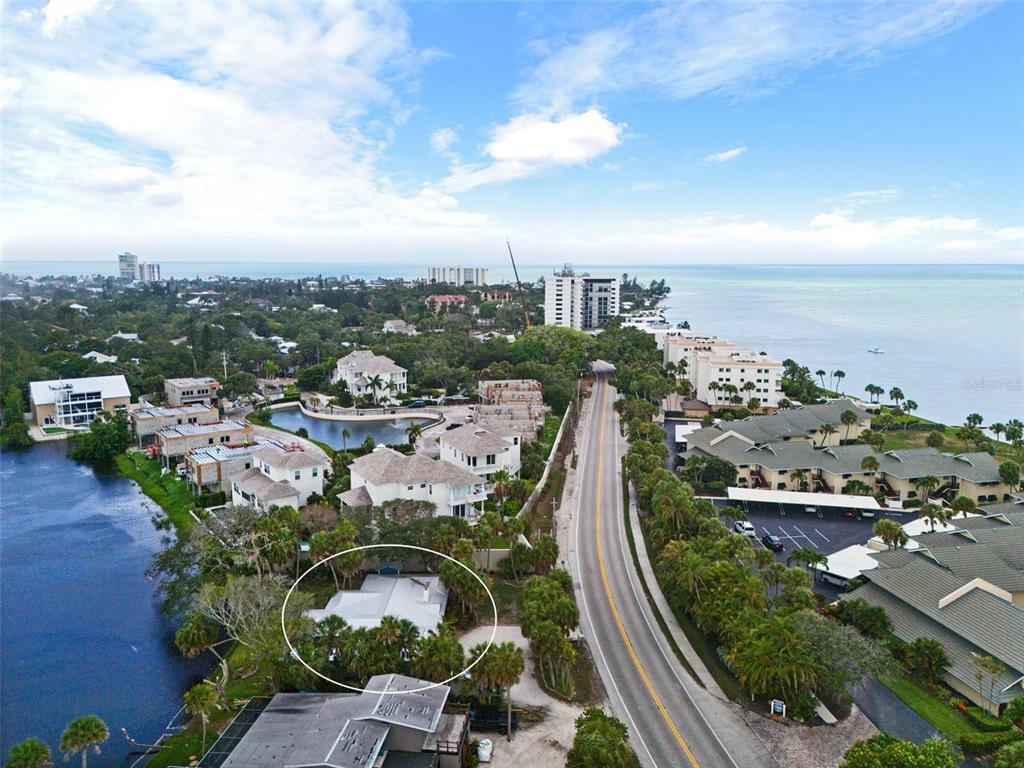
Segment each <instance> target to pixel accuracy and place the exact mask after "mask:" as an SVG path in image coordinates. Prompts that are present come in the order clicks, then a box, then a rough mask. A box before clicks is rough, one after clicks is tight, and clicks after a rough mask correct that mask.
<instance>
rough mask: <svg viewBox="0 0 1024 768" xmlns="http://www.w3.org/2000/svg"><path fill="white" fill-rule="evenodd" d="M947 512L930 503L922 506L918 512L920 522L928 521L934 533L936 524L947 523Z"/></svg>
mask: <svg viewBox="0 0 1024 768" xmlns="http://www.w3.org/2000/svg"><path fill="white" fill-rule="evenodd" d="M946 515H947V511H946V510H945V509H943V508H942V507H940V506H939V505H938V504H932V503H931V502H930V501H928V502H925V503H924V504H922V505H921V506H920V507H919V508H918V510H917V519H918V520H927V521H928V523H929V524H930V525H931V529H932V531H934V530H935V524H936V523H945V522H946Z"/></svg>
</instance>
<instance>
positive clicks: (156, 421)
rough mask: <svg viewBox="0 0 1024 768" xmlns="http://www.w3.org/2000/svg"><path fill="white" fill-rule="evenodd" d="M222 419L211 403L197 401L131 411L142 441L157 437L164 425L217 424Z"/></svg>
mask: <svg viewBox="0 0 1024 768" xmlns="http://www.w3.org/2000/svg"><path fill="white" fill-rule="evenodd" d="M218 421H220V413H219V412H218V410H217V409H216V408H215V407H213V406H211V405H203V404H202V403H195V404H193V405H176V406H166V405H154V406H150V407H149V408H137V409H136V410H134V411H132V412H131V422H132V429H133V430H134V432H135V435H136V437H137V438H138V439H139V442H140V443H145V442H146V441H147V439H148V438H155V437H156V434H157V432H159V431H160V430H161V429H163V428H164V427H171V426H176V425H178V424H216V423H217V422H218Z"/></svg>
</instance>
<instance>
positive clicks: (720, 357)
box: [663, 333, 784, 408]
mask: <svg viewBox="0 0 1024 768" xmlns="http://www.w3.org/2000/svg"><path fill="white" fill-rule="evenodd" d="M663 359H664V362H666V363H675V364H676V365H677V366H678V367H679V375H680V376H685V377H686V378H687V379H689V381H690V383H691V384H692V385H693V391H694V396H695V397H696V398H697V399H698V400H702V401H704V402H705V403H708V404H709V405H727V404H728V403H729V400H730V398H731V397H733V396H734V395H733V393H731V392H730V391H729V390H728V389H727V387H735V388H736V390H737V391H736V393H735V396H738V397H741V398H743V402H744V403H747V402H749V401H750V399H751V398H757V399H758V401H760V404H761V406H762V407H767V408H777V407H778V405H779V400H781V399H782V398H783V397H784V395H783V393H782V363H780V362H779V361H778V360H774V359H772V358H771V357H769V356H768V355H765V354H762V353H759V352H755V351H753V350H751V349H745V348H740V347H737V346H736V344H734V343H733V342H731V341H729V340H728V339H720V338H718V337H717V336H707V335H701V334H695V333H680V334H677V335H671V336H666V337H665V346H664V351H663ZM712 383H715V384H716V385H717V386H712Z"/></svg>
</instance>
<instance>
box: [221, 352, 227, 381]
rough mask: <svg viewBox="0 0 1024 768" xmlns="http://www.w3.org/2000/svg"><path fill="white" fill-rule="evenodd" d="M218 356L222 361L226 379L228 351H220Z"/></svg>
mask: <svg viewBox="0 0 1024 768" xmlns="http://www.w3.org/2000/svg"><path fill="white" fill-rule="evenodd" d="M220 357H221V361H222V362H223V363H224V378H225V379H227V377H228V353H227V351H221V353H220Z"/></svg>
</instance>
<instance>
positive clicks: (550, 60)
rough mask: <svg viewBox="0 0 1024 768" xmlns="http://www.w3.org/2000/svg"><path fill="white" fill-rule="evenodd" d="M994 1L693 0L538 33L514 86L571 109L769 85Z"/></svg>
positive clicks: (886, 47) (545, 105)
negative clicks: (839, 2)
mask: <svg viewBox="0 0 1024 768" xmlns="http://www.w3.org/2000/svg"><path fill="white" fill-rule="evenodd" d="M989 7H990V6H989V5H987V4H981V3H961V2H958V1H957V0H938V1H937V2H931V3H927V4H925V3H915V4H908V3H860V4H854V5H847V6H844V7H843V9H842V10H841V11H839V10H837V7H836V6H835V4H833V3H800V2H781V1H780V2H771V3H762V2H756V1H748V2H729V3H719V2H692V3H671V4H666V5H661V6H657V7H654V8H651V9H650V10H647V11H646V12H644V13H636V12H635V10H634V9H635V6H633V7H630V8H629V10H628V11H627V13H628V15H627V16H626V18H622V19H619V20H616V21H612V22H610V23H606V24H605V25H604V26H601V27H599V28H596V29H590V30H588V31H585V32H583V33H580V34H576V35H568V36H565V37H561V38H558V39H554V40H543V41H536V44H535V45H533V46H530V47H529V49H530V50H539V51H543V52H545V53H546V56H545V57H544V58H543V59H542V60H541V61H540V62H539V63H538V64H537V65H536V67H534V68H533V70H532V71H531V72H530V74H529V77H528V78H527V80H526V81H525V82H524V83H523V84H522V85H521V86H520V87H519V88H518V89H517V90H516V91H515V93H514V97H515V100H516V101H517V102H518V103H519V104H520V105H521V106H522V107H523V108H525V109H529V110H538V109H539V110H550V109H560V110H565V109H571V108H573V106H574V105H576V104H578V103H580V102H584V101H590V100H593V99H594V98H595V97H598V96H601V95H604V94H610V93H616V92H622V91H629V90H643V91H646V92H654V93H656V94H658V95H661V96H663V97H665V98H670V99H685V98H690V97H692V96H696V95H698V94H702V93H710V92H721V91H730V92H733V93H743V94H748V93H763V92H765V91H766V90H771V89H772V88H774V87H775V85H776V84H777V83H778V82H780V81H784V80H785V79H787V78H791V77H792V76H793V75H794V74H797V73H799V72H801V71H803V70H806V69H808V68H810V67H812V66H814V65H815V64H819V63H821V62H823V61H835V62H840V63H848V64H852V65H860V64H863V63H864V62H870V61H873V60H876V59H877V58H879V57H881V56H883V55H885V54H887V53H888V52H891V51H894V50H899V49H901V48H904V47H907V46H910V45H912V44H914V43H917V42H920V41H921V40H927V39H930V38H934V37H938V36H940V35H942V34H945V33H947V32H950V31H951V30H954V29H957V28H958V27H960V26H962V25H963V24H965V23H967V22H969V21H970V20H972V19H973V18H975V17H977V16H978V15H980V14H982V13H984V12H985V11H986V10H987V9H988V8H989Z"/></svg>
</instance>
